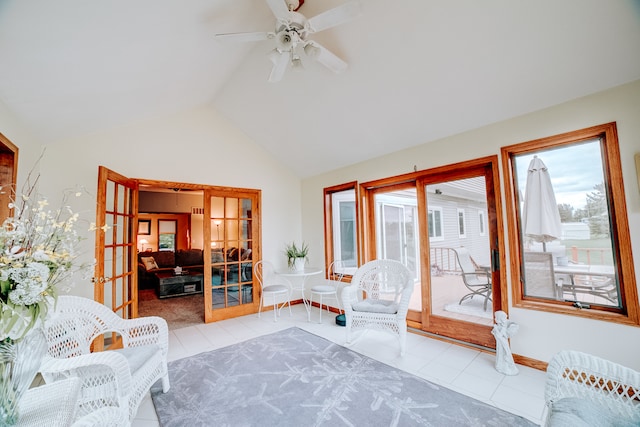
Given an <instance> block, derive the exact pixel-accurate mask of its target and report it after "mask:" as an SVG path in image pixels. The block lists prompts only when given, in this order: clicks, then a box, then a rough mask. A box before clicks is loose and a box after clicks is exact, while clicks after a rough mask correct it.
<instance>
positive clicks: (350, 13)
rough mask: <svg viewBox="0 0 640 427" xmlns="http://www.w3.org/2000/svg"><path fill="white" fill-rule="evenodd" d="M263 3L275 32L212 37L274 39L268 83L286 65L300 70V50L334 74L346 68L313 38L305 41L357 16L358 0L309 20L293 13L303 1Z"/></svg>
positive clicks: (267, 0)
mask: <svg viewBox="0 0 640 427" xmlns="http://www.w3.org/2000/svg"><path fill="white" fill-rule="evenodd" d="M266 2H267V4H268V5H269V8H270V9H271V11H272V12H273V14H274V15H275V17H276V20H277V21H276V27H275V31H267V32H251V33H225V34H216V35H215V37H216V38H218V39H221V40H230V41H238V42H253V41H260V40H270V39H273V40H275V44H276V46H275V48H274V49H273V50H272V51H271V52H270V53H269V59H271V62H273V68H272V69H271V74H270V75H269V81H270V82H277V81H280V80H281V79H282V77H283V76H284V73H285V71H286V70H287V66H288V65H289V64H291V68H292V69H293V70H301V69H302V68H303V66H302V60H301V53H304V55H305V56H306V57H307V58H310V59H314V60H316V61H318V62H319V63H321V64H322V65H324V66H325V67H327V68H328V69H330V70H331V71H333V72H334V73H340V72H342V71H344V70H345V69H346V68H347V63H346V62H344V61H343V60H342V59H340V58H338V57H337V56H336V55H335V54H333V53H332V52H330V51H329V50H328V49H326V48H325V47H323V46H322V45H321V44H320V43H318V42H317V41H314V40H309V39H308V38H307V37H308V36H309V35H310V34H313V33H317V32H319V31H323V30H326V29H327V28H331V27H335V26H336V25H339V24H342V23H344V22H347V21H350V20H351V19H353V18H355V17H356V16H358V15H360V13H361V7H360V1H359V0H352V1H350V2H348V3H345V4H343V5H341V6H338V7H335V8H333V9H329V10H328V11H326V12H322V13H320V14H318V15H316V16H314V17H312V18H309V19H307V18H305V16H304V15H302V14H301V13H299V12H296V11H297V10H298V9H299V8H300V6H301V5H302V3H304V0H266Z"/></svg>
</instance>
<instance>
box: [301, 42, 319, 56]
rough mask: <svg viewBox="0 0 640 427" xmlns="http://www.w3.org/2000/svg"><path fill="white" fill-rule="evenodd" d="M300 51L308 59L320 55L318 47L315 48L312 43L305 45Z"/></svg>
mask: <svg viewBox="0 0 640 427" xmlns="http://www.w3.org/2000/svg"><path fill="white" fill-rule="evenodd" d="M302 49H303V50H304V53H305V55H307V56H308V57H309V58H313V59H316V58H317V57H318V55H320V48H319V47H318V46H315V45H314V44H313V42H309V43H307V44H305V45H304V47H303V48H302Z"/></svg>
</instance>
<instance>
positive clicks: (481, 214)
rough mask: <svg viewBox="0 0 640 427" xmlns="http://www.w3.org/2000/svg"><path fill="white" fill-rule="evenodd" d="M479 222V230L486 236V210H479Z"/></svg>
mask: <svg viewBox="0 0 640 427" xmlns="http://www.w3.org/2000/svg"><path fill="white" fill-rule="evenodd" d="M478 224H479V227H480V229H479V231H480V235H481V236H486V235H487V220H486V218H485V214H484V211H478Z"/></svg>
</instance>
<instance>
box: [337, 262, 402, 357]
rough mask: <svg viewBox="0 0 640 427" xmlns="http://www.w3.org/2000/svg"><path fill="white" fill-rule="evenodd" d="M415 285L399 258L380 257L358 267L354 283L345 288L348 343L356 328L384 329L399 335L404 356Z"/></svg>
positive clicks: (344, 306)
mask: <svg viewBox="0 0 640 427" xmlns="http://www.w3.org/2000/svg"><path fill="white" fill-rule="evenodd" d="M413 285H414V283H413V277H412V275H411V272H410V271H409V269H407V267H405V266H404V265H403V264H401V263H400V262H398V261H393V260H388V259H379V260H375V261H369V262H368V263H366V264H364V265H363V266H361V267H360V268H358V269H357V270H356V272H355V274H354V276H353V280H352V281H351V285H350V286H345V287H344V288H343V289H342V305H343V308H344V313H345V318H346V325H345V326H346V334H347V340H346V341H347V344H350V343H351V334H352V332H354V331H357V330H367V329H376V330H382V331H387V332H390V333H392V334H394V335H396V336H397V337H398V340H399V341H400V355H404V351H405V345H406V338H407V312H408V311H409V300H410V299H411V293H412V292H413Z"/></svg>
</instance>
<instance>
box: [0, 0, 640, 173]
mask: <svg viewBox="0 0 640 427" xmlns="http://www.w3.org/2000/svg"><path fill="white" fill-rule="evenodd" d="M360 1H361V4H362V14H361V16H359V17H358V18H356V19H354V20H352V21H350V22H348V23H344V24H342V25H339V26H336V27H333V28H330V29H327V30H325V31H322V32H318V33H316V34H313V35H312V36H311V38H312V39H313V40H316V41H318V42H320V43H321V44H322V45H323V46H325V47H327V48H328V49H330V50H331V51H333V52H334V53H335V54H336V55H337V56H339V57H340V58H342V59H343V60H344V61H346V62H347V63H348V64H349V67H348V68H347V70H346V71H345V72H343V73H341V74H334V73H332V72H331V71H329V70H327V69H326V68H324V67H323V66H322V65H321V64H319V63H316V62H313V61H309V60H305V61H304V67H305V69H304V71H302V72H299V73H298V72H293V71H291V70H287V72H286V74H285V75H284V78H283V79H282V81H280V82H278V83H269V82H268V81H267V78H268V76H269V73H270V71H271V62H270V60H269V59H268V57H267V54H268V53H269V52H270V51H271V50H272V49H273V48H274V41H273V40H266V41H260V42H252V43H230V42H223V41H221V40H219V39H216V38H215V37H214V35H215V34H216V33H226V32H244V31H273V30H274V26H275V18H274V15H273V13H272V12H271V10H270V9H269V7H268V6H267V4H266V3H265V1H264V0H185V1H175V0H133V1H132V0H108V1H86V0H56V1H51V0H0V101H1V102H3V103H4V104H6V105H7V106H8V108H9V109H10V110H12V112H14V113H15V115H16V116H18V117H19V118H20V119H21V120H23V121H24V123H25V124H26V125H28V126H29V127H30V128H31V129H32V130H33V131H34V132H35V133H36V134H37V135H38V136H41V137H42V138H43V142H45V143H55V142H56V141H57V140H60V139H63V138H68V137H77V136H81V135H83V134H86V133H90V132H97V131H101V130H107V129H110V128H113V127H116V126H122V125H126V124H128V123H131V122H135V121H138V120H141V119H148V118H154V117H163V116H167V115H171V114H174V113H177V112H181V111H185V110H188V109H192V108H196V107H202V106H212V107H213V108H215V109H216V110H217V111H218V112H219V113H220V114H222V115H223V116H225V117H227V118H228V119H229V120H230V122H232V123H233V124H234V125H235V126H237V127H238V128H239V129H240V130H241V131H243V132H244V133H245V134H246V135H248V136H249V137H250V138H251V139H252V140H254V141H255V142H256V143H257V144H259V145H261V146H263V147H264V148H265V149H266V150H267V151H269V152H270V153H272V154H273V155H274V156H275V157H277V158H279V159H281V161H282V162H283V163H285V164H287V165H290V166H291V167H292V169H293V170H294V171H295V172H296V173H297V174H298V175H299V176H300V177H307V176H312V175H315V174H318V173H322V172H325V171H328V170H331V169H334V168H337V167H341V166H346V165H349V164H353V163H356V162H359V161H362V160H365V159H368V158H372V157H376V156H380V155H383V154H386V153H389V152H392V151H396V150H399V149H402V148H405V147H410V146H413V145H417V144H423V143H428V142H432V141H435V140H438V139H440V138H443V137H446V136H449V135H453V134H456V133H460V132H463V131H466V130H470V129H474V128H477V127H480V126H483V125H486V124H489V123H493V122H497V121H501V120H504V119H508V118H511V117H515V116H518V115H521V114H525V113H528V112H531V111H535V110H539V109H542V108H545V107H548V106H551V105H555V104H558V103H561V102H564V101H567V100H570V99H574V98H578V97H581V96H584V95H588V94H591V93H594V92H598V91H601V90H604V89H607V88H610V87H613V86H617V85H620V84H623V83H627V82H630V81H633V80H637V79H640V54H639V52H640V49H639V46H640V1H639V0H616V1H611V0H561V1H558V0H538V1H532V0H531V1H513V0H447V1H445V0H397V1H391V0H360ZM343 3H345V0H306V1H305V2H304V4H303V5H302V7H301V8H300V10H299V12H301V13H302V14H304V15H305V16H306V17H308V18H309V17H312V16H315V15H316V14H318V13H320V12H323V11H326V10H328V9H331V8H333V7H336V6H339V5H341V4H343ZM303 59H305V58H303Z"/></svg>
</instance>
